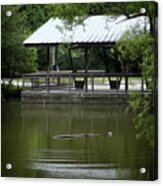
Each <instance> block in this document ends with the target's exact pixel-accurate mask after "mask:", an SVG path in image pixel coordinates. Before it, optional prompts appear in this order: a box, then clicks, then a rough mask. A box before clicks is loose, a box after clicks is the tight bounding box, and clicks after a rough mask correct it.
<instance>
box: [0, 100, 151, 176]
mask: <svg viewBox="0 0 163 186" xmlns="http://www.w3.org/2000/svg"><path fill="white" fill-rule="evenodd" d="M132 117H133V115H132V113H130V114H125V112H124V108H118V107H117V108H113V107H109V106H106V105H91V106H87V105H46V106H43V105H34V104H33V105H23V104H21V103H20V102H19V101H10V102H6V103H5V104H2V176H23V177H57V178H62V177H64V178H95V179H138V180H151V179H154V178H153V167H152V165H153V155H152V154H153V153H152V152H153V151H152V149H151V147H149V146H148V145H147V144H146V143H145V142H143V141H137V140H136V138H135V131H134V127H133V125H132ZM6 163H12V165H13V169H11V170H6V169H5V164H6ZM141 167H146V169H147V172H146V173H145V174H141V173H140V172H139V169H140V168H141Z"/></svg>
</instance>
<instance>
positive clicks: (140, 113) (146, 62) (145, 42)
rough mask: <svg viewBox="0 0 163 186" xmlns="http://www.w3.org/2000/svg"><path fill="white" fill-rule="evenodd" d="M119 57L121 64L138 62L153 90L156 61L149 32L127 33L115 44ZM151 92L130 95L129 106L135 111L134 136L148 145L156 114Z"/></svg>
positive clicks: (152, 141)
mask: <svg viewBox="0 0 163 186" xmlns="http://www.w3.org/2000/svg"><path fill="white" fill-rule="evenodd" d="M117 47H118V50H119V58H120V61H121V63H122V64H123V65H126V64H127V65H129V66H130V68H131V67H132V65H134V64H136V63H137V64H138V65H139V68H140V70H141V72H142V74H143V76H144V78H145V80H146V85H147V88H148V89H149V88H150V89H151V90H152V91H153V90H154V82H155V78H156V77H155V76H154V70H155V68H154V66H155V63H156V59H155V55H154V39H153V38H152V37H151V36H150V35H149V34H140V35H137V36H135V37H132V36H131V34H129V33H127V35H125V36H124V37H123V38H121V40H120V41H119V42H118V44H117ZM153 96H154V95H153V93H146V94H145V93H144V94H142V95H141V94H140V93H139V94H136V93H133V94H131V96H130V108H131V109H132V111H133V112H134V113H135V117H134V119H133V122H134V125H135V129H136V130H137V135H136V137H137V138H138V139H144V138H145V139H146V140H147V141H148V142H149V144H150V145H152V146H153V145H154V137H155V136H154V129H155V123H156V116H155V115H154V109H155V107H156V105H154V97H153Z"/></svg>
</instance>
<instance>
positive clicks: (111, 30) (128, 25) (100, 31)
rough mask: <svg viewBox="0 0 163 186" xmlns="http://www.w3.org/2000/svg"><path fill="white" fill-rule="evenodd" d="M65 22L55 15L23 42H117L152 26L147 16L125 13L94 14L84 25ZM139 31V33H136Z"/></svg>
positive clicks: (49, 43) (38, 43)
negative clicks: (113, 14)
mask: <svg viewBox="0 0 163 186" xmlns="http://www.w3.org/2000/svg"><path fill="white" fill-rule="evenodd" d="M66 27H67V26H66V25H65V23H64V21H63V20H62V19H59V18H51V19H49V20H48V21H47V22H46V23H45V24H43V25H42V26H41V27H40V28H38V29H37V30H36V31H35V32H34V33H33V34H32V35H31V36H29V37H28V38H27V39H26V40H25V41H24V42H23V44H24V45H25V46H37V45H58V44H65V43H72V44H81V45H84V44H88V45H89V44H100V43H104V44H105V43H107V44H113V43H115V42H117V41H118V40H119V39H120V38H121V37H122V36H123V35H124V34H125V33H126V32H127V31H131V30H133V29H135V30H136V33H138V32H140V31H144V29H145V28H146V30H147V31H148V30H149V29H150V26H149V19H148V18H147V17H145V16H141V17H136V18H133V19H129V20H127V19H126V17H125V16H118V17H114V16H90V17H87V18H86V19H85V20H84V21H83V23H82V24H75V23H74V24H72V25H71V28H69V29H68V28H66ZM136 33H135V34H136Z"/></svg>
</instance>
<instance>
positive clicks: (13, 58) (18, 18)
mask: <svg viewBox="0 0 163 186" xmlns="http://www.w3.org/2000/svg"><path fill="white" fill-rule="evenodd" d="M19 10H20V6H18V5H17V6H6V5H5V6H2V41H1V47H2V48H1V53H2V60H1V61H2V63H1V68H2V78H9V79H10V83H9V84H11V82H12V80H13V78H14V77H18V76H21V74H22V73H25V72H31V71H35V70H36V69H37V63H36V59H37V55H36V49H33V48H25V47H24V46H23V41H24V40H25V38H26V37H27V36H28V34H29V33H30V30H29V29H28V24H27V20H26V15H25V13H24V12H20V11H19ZM7 11H11V16H7V15H6V12H7Z"/></svg>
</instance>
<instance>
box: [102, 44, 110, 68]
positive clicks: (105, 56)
mask: <svg viewBox="0 0 163 186" xmlns="http://www.w3.org/2000/svg"><path fill="white" fill-rule="evenodd" d="M103 56H104V62H105V67H106V72H109V65H108V61H107V55H106V48H105V47H103Z"/></svg>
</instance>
